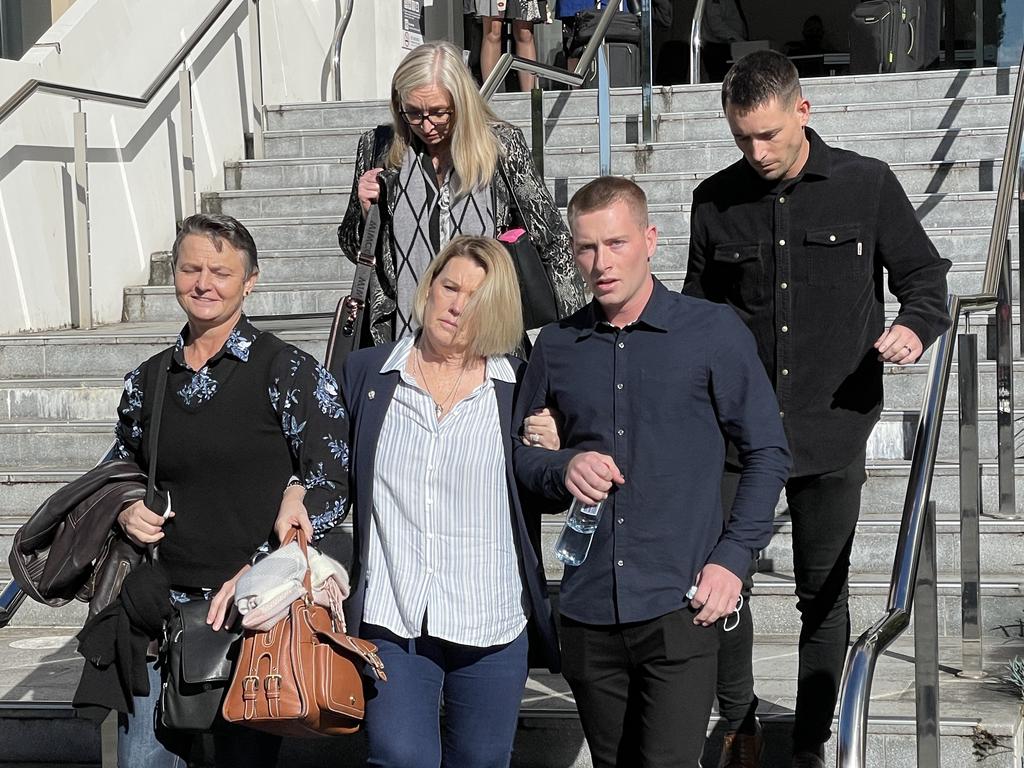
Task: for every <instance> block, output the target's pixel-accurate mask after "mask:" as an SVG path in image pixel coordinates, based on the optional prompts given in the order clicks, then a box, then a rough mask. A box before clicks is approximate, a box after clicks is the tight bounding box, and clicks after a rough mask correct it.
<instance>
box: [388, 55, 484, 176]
mask: <svg viewBox="0 0 1024 768" xmlns="http://www.w3.org/2000/svg"><path fill="white" fill-rule="evenodd" d="M431 86H437V87H438V88H443V89H444V90H446V91H448V93H449V95H450V96H451V97H452V109H453V110H454V113H453V114H452V117H451V122H450V123H449V125H450V128H449V131H450V132H451V133H450V136H451V138H450V141H451V153H452V167H453V168H454V169H455V172H456V174H457V181H456V183H455V185H454V186H455V189H454V190H453V191H454V192H455V193H456V195H464V194H467V193H469V192H470V191H473V190H477V191H479V190H482V189H483V188H484V187H486V186H487V185H488V184H490V183H491V179H492V178H493V177H494V171H495V169H496V168H497V167H498V158H499V157H500V155H501V154H502V152H503V150H502V147H501V145H500V143H499V142H498V139H497V137H496V136H495V135H494V133H492V132H491V129H490V126H491V124H492V123H498V122H500V120H499V119H498V116H497V115H495V114H494V112H493V111H492V110H491V108H490V107H489V106H488V105H487V102H485V101H484V100H483V99H482V98H481V96H480V92H479V91H478V90H477V87H476V81H475V80H473V75H472V74H471V73H470V71H469V70H468V69H467V68H466V65H465V64H463V63H462V52H461V51H460V50H458V49H457V48H456V47H455V46H454V45H452V44H451V43H448V42H445V41H433V42H429V43H424V44H423V45H421V46H419V47H418V48H416V49H415V50H413V51H410V53H409V55H408V56H406V57H405V59H403V60H402V63H401V64H399V65H398V69H396V70H395V75H394V77H393V78H391V120H392V123H393V126H394V131H395V138H394V141H393V142H392V143H391V150H390V151H389V152H388V156H387V166H388V167H389V168H398V167H400V166H401V165H402V163H403V161H404V160H405V149H406V147H408V146H409V144H410V143H411V142H412V139H413V132H412V129H411V128H410V127H409V124H408V123H406V122H405V120H404V119H403V118H402V114H401V112H402V106H403V104H404V102H405V101H406V100H407V99H408V98H409V95H410V94H411V93H412V92H413V91H415V90H417V89H418V88H429V87H431Z"/></svg>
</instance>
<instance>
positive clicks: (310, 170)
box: [210, 155, 1002, 207]
mask: <svg viewBox="0 0 1024 768" xmlns="http://www.w3.org/2000/svg"><path fill="white" fill-rule="evenodd" d="M737 156H738V155H737ZM737 156H733V157H732V158H726V159H725V161H724V162H723V166H724V165H725V164H727V163H728V162H730V161H731V160H735V159H736V157H737ZM1001 165H1002V161H1001V160H977V159H974V160H960V161H935V162H928V161H925V162H919V163H895V164H893V165H892V169H893V172H894V173H895V174H896V177H897V179H899V181H900V184H902V185H903V188H904V189H905V190H906V191H907V193H908V194H923V193H933V192H989V191H993V190H995V188H996V185H997V184H998V183H999V169H1000V167H1001ZM545 170H546V171H547V181H548V187H549V189H551V190H552V192H553V193H554V195H555V198H556V200H557V202H558V204H559V205H560V206H563V207H564V206H565V205H566V204H567V203H568V199H569V197H570V196H571V194H572V193H573V192H575V191H576V190H577V189H579V188H580V187H581V186H583V184H585V183H587V182H588V181H590V179H592V178H593V176H592V175H590V176H573V177H569V178H566V177H556V176H553V175H552V174H551V172H550V170H548V169H545ZM715 170H717V168H714V169H705V170H703V171H689V170H681V171H680V170H675V171H670V172H667V173H662V174H634V175H633V179H634V180H635V181H636V182H637V183H638V184H639V185H640V186H641V187H643V188H644V191H645V192H646V193H647V197H648V201H649V202H652V203H660V202H679V201H680V200H684V201H685V200H688V199H689V197H690V194H691V193H692V191H693V188H694V187H696V186H697V184H699V183H700V182H701V181H702V180H703V179H705V178H707V177H708V176H710V175H711V174H712V173H713V172H714V171H715ZM354 172H355V161H354V158H353V157H351V156H349V155H345V156H342V157H341V158H337V159H332V158H315V157H311V158H298V159H290V160H242V161H233V162H229V163H225V188H226V189H227V190H228V191H237V190H263V189H300V188H309V187H312V188H323V187H340V188H343V189H344V190H346V191H351V188H352V177H353V174H354ZM210 194H212V195H217V194H220V193H210Z"/></svg>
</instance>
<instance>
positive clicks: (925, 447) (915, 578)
mask: <svg viewBox="0 0 1024 768" xmlns="http://www.w3.org/2000/svg"><path fill="white" fill-rule="evenodd" d="M1022 74H1024V55H1022V58H1021V67H1020V69H1018V73H1017V86H1016V90H1015V92H1014V98H1013V105H1012V107H1011V113H1010V129H1009V133H1008V135H1007V140H1006V149H1005V152H1004V159H1003V166H1002V172H1001V174H1000V180H999V190H998V193H997V197H996V208H995V214H994V216H993V222H992V230H991V234H990V241H989V247H988V256H987V261H986V265H985V274H984V278H983V281H982V290H981V292H980V293H978V294H975V295H972V296H955V295H953V296H950V297H949V301H948V305H947V309H948V311H949V316H950V319H951V327H950V329H949V330H948V331H946V332H945V333H944V334H943V335H942V336H941V337H940V338H939V340H938V342H937V343H936V345H935V348H934V350H933V351H932V357H931V362H930V365H929V369H928V380H927V384H926V387H925V392H924V398H923V403H922V407H921V416H920V422H919V424H918V427H917V434H916V438H915V443H914V452H913V459H912V463H911V468H910V479H909V482H908V485H907V493H906V496H905V499H904V504H903V518H902V521H901V524H900V533H899V543H898V545H897V550H896V555H895V558H894V561H893V570H892V580H891V583H890V588H889V600H888V605H887V609H886V613H885V615H884V616H882V617H881V618H880V619H879V620H878V621H877V622H875V624H874V625H873V626H872V627H871V628H870V629H868V630H867V631H866V632H864V633H863V634H862V635H861V636H860V637H859V638H858V639H857V641H856V642H855V643H854V645H853V647H852V648H851V649H850V652H849V655H848V656H847V659H846V668H845V669H844V671H843V680H842V685H841V687H840V693H839V728H838V732H837V742H838V745H837V765H838V766H839V768H865V766H866V748H867V723H868V707H869V703H870V696H871V683H872V678H873V675H874V669H875V663H876V661H877V659H878V657H879V655H880V654H881V653H882V652H883V651H885V649H886V648H887V647H888V646H889V645H890V644H891V643H892V642H893V641H894V640H895V639H896V638H897V637H899V636H900V635H901V634H902V633H903V631H904V630H905V629H906V628H907V626H908V625H909V623H910V614H911V610H912V609H913V608H914V595H915V589H917V588H921V589H922V594H923V598H922V599H923V601H924V603H925V604H926V605H924V606H922V608H925V609H926V612H927V609H928V608H929V607H930V608H931V611H930V612H931V613H932V616H931V626H930V628H925V627H923V626H921V625H920V624H919V625H917V629H916V630H915V644H916V656H917V661H916V664H917V673H918V681H919V686H918V687H919V690H918V718H917V723H918V765H940V764H941V763H940V761H939V740H938V736H939V734H938V667H937V663H938V662H937V645H936V639H935V634H936V625H935V620H934V605H933V604H934V601H935V589H936V584H935V572H934V548H933V547H932V549H931V550H930V551H928V544H929V542H932V543H933V541H934V526H935V519H934V514H929V508H928V502H929V495H930V492H931V482H932V475H933V472H934V469H935V459H936V453H937V449H938V442H939V430H940V427H941V426H942V410H943V406H944V404H945V399H946V391H947V388H948V384H949V375H950V368H951V366H952V361H953V350H954V343H955V339H954V335H955V334H956V331H957V326H958V324H959V321H960V317H961V315H963V316H965V317H967V316H969V315H970V314H972V313H974V312H980V311H991V310H993V309H995V310H996V314H997V324H996V347H997V349H996V360H997V362H996V368H997V385H998V387H999V392H998V395H997V396H998V398H999V411H1000V419H1001V421H1000V428H999V429H998V442H999V449H998V450H999V462H998V471H999V489H1000V493H999V505H1000V509H1001V510H1005V511H1007V512H1009V513H1010V514H1015V509H1014V475H1013V471H1014V467H1013V432H1012V421H1013V388H1012V381H1013V379H1012V365H1013V361H1012V343H1011V338H1010V334H1011V333H1012V330H1011V326H1010V305H1009V302H1010V297H1009V280H1010V276H1009V269H1010V263H1009V256H1008V252H1007V246H1006V243H1007V235H1008V233H1009V223H1010V206H1011V204H1012V199H1013V191H1014V182H1015V176H1016V175H1017V174H1016V170H1017V168H1018V158H1019V156H1020V146H1021V132H1022V125H1024V77H1022ZM961 344H962V347H961V366H963V367H964V368H967V369H970V370H969V371H961V386H960V398H961V412H962V413H963V414H964V417H963V418H962V422H961V434H962V439H963V440H964V441H965V442H964V449H965V450H963V451H961V456H960V472H961V507H962V520H961V535H962V537H963V538H962V540H961V548H962V554H963V557H964V561H962V574H961V594H962V613H963V622H964V632H963V640H962V642H963V656H964V662H965V665H964V666H965V670H964V671H965V673H966V674H967V675H968V676H980V675H982V674H983V670H982V660H983V654H982V645H981V631H980V627H981V614H980V609H981V606H980V600H979V594H978V591H979V590H978V587H979V582H980V562H979V549H980V548H979V542H978V536H979V528H978V514H979V512H980V489H979V488H978V487H977V482H978V474H979V471H980V466H979V463H978V451H977V394H976V393H977V378H976V345H975V342H974V337H973V335H971V336H968V337H967V338H966V339H965V338H964V337H963V336H961ZM964 355H966V357H964ZM972 355H973V357H972ZM965 374H966V375H965ZM972 409H973V418H972V414H971V411H972ZM1003 410H1006V413H1005V414H1003V413H1002V411H1003ZM1003 420H1005V422H1006V423H1007V424H1009V425H1010V427H1009V428H1008V429H1006V430H1004V429H1003V428H1002V423H1003ZM965 492H966V493H965ZM929 561H930V562H929ZM922 562H924V569H923V570H920V566H921V564H922ZM922 689H923V690H922Z"/></svg>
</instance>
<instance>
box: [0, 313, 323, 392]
mask: <svg viewBox="0 0 1024 768" xmlns="http://www.w3.org/2000/svg"><path fill="white" fill-rule="evenodd" d="M183 324H184V316H183V315H182V314H181V313H180V312H179V313H178V314H177V315H176V316H175V317H173V318H171V319H169V320H167V321H163V322H156V323H120V324H117V325H107V326H100V327H98V328H94V329H91V330H84V331H76V330H62V331H47V332H43V333H26V334H13V335H10V336H0V380H3V379H51V378H67V377H74V376H81V375H82V373H83V372H88V374H89V375H90V376H93V377H103V378H107V377H116V378H118V379H120V378H122V377H123V376H124V375H125V374H126V373H127V372H128V371H131V370H133V369H134V368H135V367H136V366H138V365H139V363H141V362H143V361H144V360H146V359H147V358H149V357H151V356H152V355H154V354H156V353H157V352H159V351H160V350H161V349H166V348H167V347H168V346H170V345H171V344H173V343H174V342H175V341H176V340H177V338H178V332H179V331H180V330H181V327H182V325H183ZM259 325H260V327H261V328H262V329H264V330H267V331H270V332H272V333H274V334H276V335H278V336H279V337H280V338H282V339H284V340H285V341H287V342H289V343H291V344H295V345H296V346H298V347H300V348H301V349H304V350H306V351H307V352H309V353H310V354H312V355H313V356H315V357H317V358H318V359H319V358H321V357H322V356H323V350H324V340H325V339H326V333H327V330H328V329H329V328H330V322H329V321H324V322H321V321H314V320H310V321H304V322H295V321H277V322H274V321H263V322H260V323H259Z"/></svg>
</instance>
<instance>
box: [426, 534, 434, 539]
mask: <svg viewBox="0 0 1024 768" xmlns="http://www.w3.org/2000/svg"><path fill="white" fill-rule="evenodd" d="M433 539H434V534H432V533H428V534H427V541H433Z"/></svg>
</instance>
